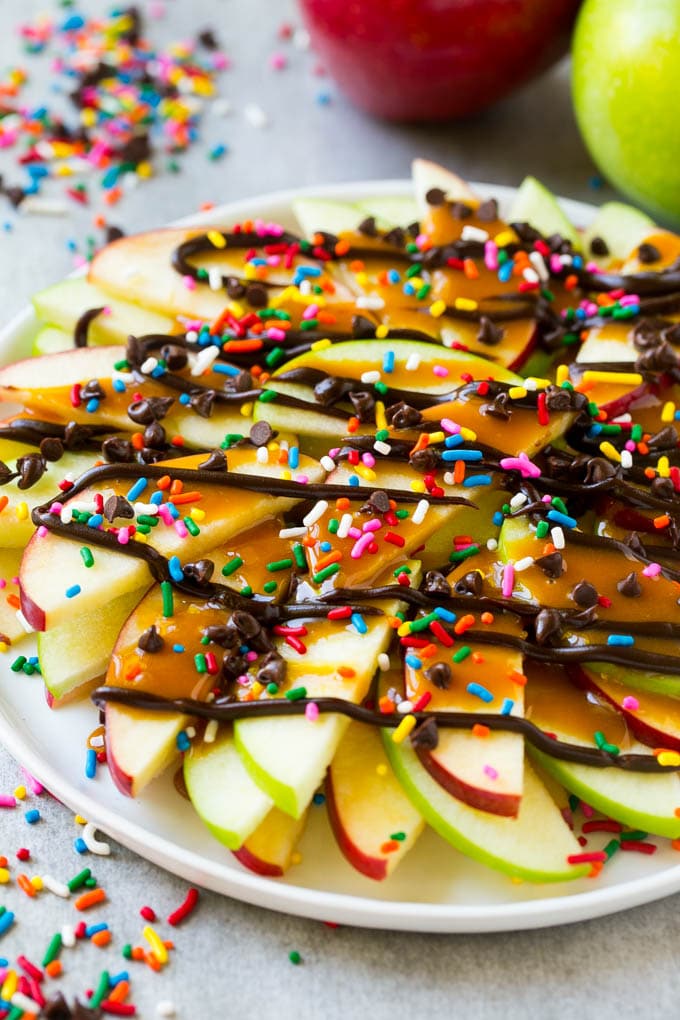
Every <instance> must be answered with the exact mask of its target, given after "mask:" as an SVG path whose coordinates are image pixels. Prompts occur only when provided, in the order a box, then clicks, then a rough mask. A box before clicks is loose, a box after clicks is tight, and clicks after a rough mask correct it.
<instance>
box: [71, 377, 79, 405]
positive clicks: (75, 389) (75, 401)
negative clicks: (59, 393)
mask: <svg viewBox="0 0 680 1020" xmlns="http://www.w3.org/2000/svg"><path fill="white" fill-rule="evenodd" d="M69 399H70V401H71V407H80V403H81V401H80V384H79V383H74V384H73V386H72V387H71V392H70V394H69Z"/></svg>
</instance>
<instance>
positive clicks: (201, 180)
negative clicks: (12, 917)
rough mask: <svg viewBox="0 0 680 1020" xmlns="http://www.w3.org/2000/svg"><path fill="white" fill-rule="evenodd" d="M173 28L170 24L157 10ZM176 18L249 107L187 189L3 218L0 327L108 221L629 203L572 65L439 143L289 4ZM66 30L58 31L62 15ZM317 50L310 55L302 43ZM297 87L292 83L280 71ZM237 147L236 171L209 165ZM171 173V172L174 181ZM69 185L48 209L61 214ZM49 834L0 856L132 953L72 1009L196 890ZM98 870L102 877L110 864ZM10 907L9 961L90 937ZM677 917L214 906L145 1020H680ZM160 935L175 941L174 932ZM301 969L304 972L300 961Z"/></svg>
mask: <svg viewBox="0 0 680 1020" xmlns="http://www.w3.org/2000/svg"><path fill="white" fill-rule="evenodd" d="M140 6H141V7H142V9H144V10H147V9H148V10H149V11H153V13H156V14H158V13H160V11H161V5H159V4H157V3H156V4H154V3H152V2H151V0H149V3H146V4H141V5H140ZM46 7H47V4H46V0H37V2H36V0H22V3H21V4H18V3H16V2H14V0H0V14H1V15H2V24H3V26H5V27H9V26H13V25H16V23H17V21H18V20H19V19H20V18H21V19H28V18H31V17H34V16H35V15H36V14H37V13H38V12H40V11H43V10H44V9H45V8H46ZM108 7H109V5H108V4H102V3H96V2H90V3H84V4H83V10H85V11H87V12H89V13H92V14H101V13H104V11H105V10H107V9H108ZM164 8H165V16H164V17H163V18H160V19H158V20H155V19H154V20H152V21H151V22H150V32H149V34H150V35H151V37H152V38H153V39H154V40H155V41H156V40H160V41H163V40H168V39H182V38H187V37H189V36H191V35H192V34H194V33H195V32H196V30H198V29H201V28H204V27H206V26H208V25H212V26H214V27H216V29H217V33H218V35H219V38H220V41H221V42H222V43H223V45H224V48H225V50H226V51H227V53H228V54H229V55H230V56H231V58H232V60H233V64H232V67H231V69H230V70H228V71H227V72H225V73H224V75H223V76H222V77H221V87H220V94H221V96H223V97H226V98H227V99H228V100H229V101H230V104H231V112H229V113H228V114H226V115H225V113H224V110H220V108H219V106H218V107H217V112H216V110H215V108H213V109H212V111H211V109H210V108H208V109H207V111H206V113H205V117H204V120H203V126H202V129H201V136H202V137H201V141H200V142H199V143H197V145H196V146H195V147H194V148H192V149H191V151H190V152H188V153H187V154H186V155H185V156H183V157H182V158H181V160H180V162H181V165H182V170H181V174H179V175H175V174H171V173H162V174H160V175H159V176H158V177H157V178H155V179H154V180H152V181H150V182H148V183H144V184H142V185H140V186H139V187H138V188H137V189H135V190H131V191H130V192H129V193H127V194H126V196H125V198H124V199H123V201H122V202H121V203H120V204H119V205H118V206H117V207H116V208H115V209H113V210H108V209H107V208H106V207H105V206H103V203H102V201H101V192H100V190H99V188H98V187H97V186H96V185H94V186H93V187H92V201H91V204H90V205H89V206H87V207H80V206H77V205H75V204H74V203H71V202H70V201H69V200H68V199H67V200H66V204H67V206H68V215H67V216H63V217H45V216H34V215H32V216H28V215H21V214H18V215H17V214H15V213H13V212H12V211H11V210H9V209H8V207H6V206H3V208H2V209H1V210H0V226H1V225H2V224H3V223H4V222H5V221H6V222H8V223H9V224H10V227H11V230H9V231H8V232H6V233H5V232H2V231H0V307H2V309H3V318H5V319H6V318H8V317H9V316H10V315H11V314H13V313H14V312H16V311H18V310H19V309H20V308H21V307H22V306H23V305H24V304H25V302H26V300H27V299H28V298H29V296H30V295H31V293H32V292H34V291H35V290H36V289H39V288H40V287H43V286H46V285H47V284H49V283H51V282H54V281H56V280H58V279H59V278H60V277H62V276H64V275H65V274H66V273H68V272H69V271H70V269H71V268H72V264H73V253H72V251H71V250H70V248H69V242H71V248H72V247H73V244H75V246H76V247H77V249H78V250H79V251H81V252H82V251H83V250H84V249H85V246H86V243H87V238H88V237H89V236H95V237H96V238H97V239H98V240H99V239H100V235H99V234H98V232H97V231H96V230H94V229H93V226H92V221H93V216H94V215H95V214H96V213H97V212H100V211H104V212H105V215H107V218H108V219H109V221H110V222H112V223H115V224H120V225H121V226H123V227H124V228H125V229H127V230H130V229H142V228H148V227H153V226H156V225H160V224H162V223H164V222H166V221H167V220H169V219H172V218H175V217H178V216H181V215H185V214H188V213H190V212H192V211H194V210H195V209H197V207H198V205H199V204H200V203H201V202H204V201H212V202H215V203H220V202H223V201H226V200H228V199H232V198H233V199H235V198H241V197H246V196H249V195H255V194H258V193H262V192H266V191H270V190H274V189H279V188H287V187H294V186H298V185H305V184H317V183H323V182H330V181H343V180H358V179H365V178H385V177H406V176H407V175H408V172H409V163H410V160H411V159H412V157H413V156H415V155H421V156H426V157H429V158H431V159H434V160H438V161H440V162H442V163H444V164H447V165H448V166H450V167H451V168H453V169H455V170H457V171H458V172H459V173H460V174H462V175H463V176H466V177H468V178H471V179H477V180H486V181H492V182H495V183H503V184H518V183H519V182H520V180H521V179H522V177H523V176H524V175H525V174H526V173H527V172H531V173H533V174H535V175H536V176H538V177H539V178H540V179H541V180H543V181H544V182H545V183H546V184H547V185H548V186H549V187H551V188H552V189H554V190H555V191H557V192H558V193H562V194H564V195H568V196H570V197H573V198H580V199H584V200H586V201H587V200H591V201H600V200H603V199H604V198H609V197H612V195H613V192H610V191H609V189H607V188H606V187H605V188H596V187H595V184H596V183H597V181H596V171H595V168H594V167H593V165H592V163H591V161H590V159H589V158H588V156H587V154H586V152H585V150H584V148H583V146H582V144H581V142H580V140H579V138H578V135H577V132H576V127H575V124H574V121H573V116H572V113H571V106H570V99H569V90H568V67H567V65H566V64H562V65H561V66H559V67H557V68H556V69H555V70H553V71H552V72H550V73H548V74H547V75H544V76H543V77H542V78H541V79H539V80H538V81H536V82H535V83H534V84H532V85H530V86H528V87H527V88H525V89H524V90H523V91H522V92H520V93H518V94H517V95H516V96H514V97H513V98H511V99H509V100H507V101H505V102H503V103H500V104H499V105H498V106H496V107H495V108H494V109H493V110H491V111H489V112H487V113H485V114H484V115H483V116H481V117H478V118H476V119H475V120H472V121H470V122H468V123H463V124H454V125H446V126H435V127H431V126H430V127H426V126H422V127H414V126H401V125H391V124H376V123H375V122H373V121H370V120H368V119H367V118H365V117H364V116H363V115H362V114H361V113H359V112H358V111H356V110H354V109H352V108H351V107H350V106H349V105H348V104H347V103H346V101H345V100H344V99H343V98H342V96H341V95H339V94H338V92H337V90H336V88H335V87H334V85H333V83H332V82H331V81H330V80H329V79H328V78H325V77H320V76H318V75H317V74H315V73H314V68H315V58H314V56H313V55H312V54H311V53H309V52H307V51H306V50H304V49H303V48H300V47H299V45H297V44H296V42H295V41H292V42H285V43H284V42H281V41H280V40H278V39H277V37H276V32H277V28H278V26H279V25H280V24H281V23H282V22H283V21H286V20H290V21H291V22H292V23H293V24H295V25H297V26H299V20H298V19H297V17H296V13H295V10H294V5H293V4H292V3H291V2H290V0H278V3H277V4H276V5H274V4H273V3H272V2H271V0H248V2H245V0H240V2H239V0H192V2H191V3H190V4H189V3H186V2H180V0H169V2H167V3H166V4H165V5H164ZM52 11H53V12H54V11H57V12H58V11H59V8H58V6H57V5H56V3H55V4H53V6H52ZM299 42H300V38H299V37H298V39H297V43H299ZM275 51H276V52H282V53H284V54H285V55H286V57H287V62H288V63H287V67H286V68H285V69H284V70H281V71H274V70H273V69H272V68H271V66H270V63H269V61H270V58H271V56H272V54H273V53H274V52H275ZM17 64H21V65H22V66H24V67H26V68H27V69H28V70H29V72H30V76H31V84H30V90H31V91H30V95H31V97H33V99H34V101H35V102H36V103H39V102H41V101H44V100H45V99H46V97H47V96H49V95H50V87H51V79H50V67H49V59H48V58H47V57H45V56H41V57H24V56H19V53H18V45H17V39H16V35H15V34H14V33H13V32H11V31H6V32H3V33H2V34H1V35H0V69H2V68H4V67H5V66H8V65H9V66H13V65H14V66H15V65H17ZM249 103H255V104H257V105H258V106H260V107H261V108H262V110H263V111H264V112H265V113H266V115H267V119H268V125H267V126H266V127H264V128H259V127H256V126H254V125H253V124H252V123H251V122H250V120H249V119H248V118H247V117H246V116H245V114H244V109H245V107H246V105H247V104H249ZM219 143H223V144H225V145H227V146H228V148H229V151H228V153H227V154H226V155H225V156H224V157H223V158H222V159H220V160H219V161H214V162H213V161H211V160H209V159H208V157H207V153H208V152H209V151H210V149H211V148H212V147H213V146H215V145H217V144H219ZM160 162H161V164H162V160H161V161H160ZM0 172H4V173H5V176H6V180H7V181H8V182H9V183H13V182H16V180H17V179H18V178H17V171H16V167H15V164H14V162H13V158H12V156H11V152H9V153H8V152H5V153H2V158H1V159H0ZM59 187H60V186H59V185H57V186H56V189H54V188H53V189H51V190H50V191H49V194H50V195H53V196H54V195H60V194H61V192H60V191H59ZM20 778H21V777H20V771H19V767H18V765H17V764H16V763H15V762H13V761H12V760H11V759H10V758H9V756H8V755H7V754H6V753H5V752H4V751H2V749H0V792H9V791H12V790H13V789H14V788H15V786H16V785H17V783H18V782H19V781H20ZM34 806H38V807H39V808H40V811H41V813H42V819H41V821H40V822H39V823H38V824H37V825H35V826H33V827H31V826H29V825H27V823H26V821H25V819H24V811H23V810H17V811H3V812H2V817H1V818H0V855H2V854H6V855H7V857H9V858H10V860H11V863H12V865H13V867H12V871H13V874H16V871H17V870H18V867H17V866H18V862H16V861H15V860H14V855H15V853H16V851H17V850H18V849H19V848H20V847H23V846H25V847H28V848H30V850H31V855H32V856H31V860H30V861H28V862H27V863H26V864H25V865H24V868H23V870H25V871H26V872H27V873H28V874H36V873H41V872H45V871H49V872H50V873H52V874H54V875H58V876H65V875H71V874H73V873H75V872H76V871H77V870H79V868H80V867H81V866H82V865H83V864H84V863H87V864H88V865H91V866H92V867H93V870H94V871H95V873H96V875H97V877H98V878H99V880H100V883H101V884H102V885H103V886H104V887H105V888H106V889H107V891H108V896H109V902H108V903H107V904H106V906H105V907H103V908H99V909H98V911H97V917H96V920H99V919H100V918H104V919H105V920H106V921H107V922H108V923H109V925H110V927H111V929H112V931H113V933H114V943H113V946H112V947H110V948H109V949H106V950H100V949H97V948H96V947H95V946H93V945H91V944H87V945H79V946H78V948H77V949H76V950H74V951H72V952H70V953H65V954H64V956H63V959H64V963H65V974H64V978H63V980H62V982H61V984H62V987H63V988H64V989H65V990H68V992H69V994H73V993H75V992H81V993H82V991H83V990H84V989H85V988H86V987H88V985H91V984H93V983H94V982H96V980H97V978H98V975H99V973H100V971H101V970H102V969H103V968H104V967H106V968H108V969H109V970H110V971H111V972H112V973H116V972H117V971H119V970H122V969H123V967H124V966H125V960H124V959H123V958H122V957H121V956H120V955H119V950H120V948H121V947H122V945H123V944H124V943H125V942H127V941H133V942H136V941H138V940H139V938H140V933H141V927H142V925H143V922H142V920H141V918H140V917H139V915H138V910H139V908H140V907H141V906H142V905H144V904H145V903H151V904H152V905H153V906H154V908H155V909H156V910H157V912H158V915H159V917H160V918H165V916H166V915H167V914H168V913H169V912H170V911H171V910H172V909H174V907H176V906H177V905H178V904H179V903H180V902H181V901H182V900H183V898H184V895H185V892H186V883H184V882H183V881H180V880H179V879H176V878H175V877H173V876H171V875H169V874H167V873H165V872H163V871H161V870H159V869H158V868H156V867H154V866H152V865H150V864H148V863H147V862H146V861H144V860H142V859H140V858H138V857H136V856H135V855H134V854H132V853H130V852H128V851H127V850H124V849H123V848H120V847H115V846H114V851H113V854H112V856H111V857H109V858H88V859H87V861H86V862H85V861H84V860H83V858H80V857H78V856H77V855H76V854H75V852H74V850H73V840H74V837H75V836H76V835H77V832H78V827H77V826H76V824H75V823H74V821H73V816H72V815H71V813H70V812H69V811H68V810H66V809H65V808H63V807H62V806H61V805H59V804H58V803H57V802H56V801H53V800H51V798H49V797H48V796H46V795H45V796H43V797H42V798H40V800H39V801H37V800H36V799H35V798H32V799H31V801H30V804H28V803H27V807H34ZM92 861H94V863H93V864H92ZM0 904H2V905H3V906H6V907H7V908H8V909H10V910H13V911H15V913H16V916H17V922H16V924H15V926H14V927H13V928H12V930H11V931H10V932H9V933H8V934H6V935H4V936H0V957H3V956H5V957H7V958H9V959H10V960H12V961H13V960H14V959H16V957H17V955H18V954H20V953H22V952H23V953H25V954H26V955H27V956H29V957H30V958H31V959H34V960H37V961H38V962H39V960H40V959H41V958H42V954H43V952H44V950H45V948H46V946H47V943H48V941H49V938H50V937H51V935H52V934H53V933H54V932H55V931H57V930H58V929H59V928H60V926H61V925H62V924H64V923H66V922H67V921H69V920H70V919H72V917H73V914H74V911H73V908H72V906H71V905H70V904H66V903H65V902H64V901H62V900H60V899H58V898H57V897H54V896H51V895H43V896H41V897H38V898H36V899H34V900H29V899H28V898H27V897H26V896H25V894H24V893H22V892H21V891H20V890H19V889H17V888H16V886H14V885H7V886H2V885H0ZM679 906H680V900H679V898H678V897H671V898H668V899H666V900H664V901H661V902H659V903H655V904H651V905H649V906H645V907H639V908H637V909H635V910H632V911H629V912H627V913H624V914H618V915H614V916H612V917H609V918H604V919H601V920H597V921H591V922H587V923H582V924H578V925H572V926H566V927H558V928H552V929H549V930H542V931H536V932H519V933H516V934H498V935H479V936H462V935H460V936H458V935H451V936H428V935H417V934H401V933H395V932H377V931H365V930H359V929H352V928H338V929H331V928H328V927H324V926H323V925H320V924H319V923H317V922H311V921H305V920H300V919H297V918H291V917H286V916H282V915H278V914H274V913H271V912H269V911H266V910H261V909H258V908H255V907H250V906H247V905H244V904H241V903H238V902H235V901H233V900H230V899H226V898H223V897H220V896H217V895H214V894H212V893H203V894H202V896H201V900H200V904H199V907H198V908H197V911H196V913H195V914H194V915H193V917H192V918H191V919H190V920H189V921H187V922H186V924H185V925H184V926H182V927H180V928H178V929H176V930H174V931H172V936H173V937H174V938H175V942H176V947H177V948H176V952H175V953H174V954H173V956H172V962H171V964H170V965H169V966H168V967H167V968H166V969H165V970H164V972H163V973H162V974H160V975H157V974H154V973H152V972H151V971H150V970H148V969H147V968H146V967H144V966H143V965H142V964H139V963H133V964H131V965H130V967H129V969H130V971H131V973H132V975H133V998H134V1001H135V1002H136V1003H137V1006H138V1015H140V1016H142V1017H144V1018H152V1017H154V1016H156V1015H157V1014H156V1005H157V1004H158V1003H159V1002H160V1001H162V1000H171V1001H172V1002H174V1004H175V1005H176V1007H177V1012H178V1015H179V1016H180V1017H183V1018H187V1020H189V1018H192V1020H194V1018H198V1017H199V1016H200V1017H202V1018H213V1017H222V1016H224V1017H232V1016H233V1017H237V1016H238V1017H255V1018H257V1020H268V1018H270V1017H271V1018H274V1017H276V1018H277V1020H281V1018H286V1017H294V1016H295V1017H298V1018H300V1020H304V1018H317V1017H321V1016H324V1017H328V1018H334V1020H335V1018H341V1017H343V1016H345V1015H347V1016H352V1017H362V1018H363V1017H366V1018H374V1020H388V1018H389V1020H392V1018H393V1017H394V1016H395V1015H397V1014H403V1012H404V1010H405V1009H406V1010H409V1011H412V1010H413V1009H414V1008H417V1010H418V1013H421V1014H423V1015H428V1014H429V1015H432V1016H442V1017H444V1016H453V1015H465V1016H466V1017H468V1018H470V1020H486V1018H491V1017H496V1016H498V1014H499V1012H504V1013H505V1014H506V1015H508V1016H510V1017H512V1018H513V1020H514V1018H516V1017H517V1018H528V1020H529V1018H536V1020H544V1018H545V1017H548V1016H549V1017H551V1018H558V1017H583V1018H588V1017H592V1018H595V1017H597V1018H598V1020H607V1018H609V1017H617V1018H620V1017H629V1016H630V1017H632V1016H637V1015H640V1014H642V1013H643V1011H644V1012H645V1013H646V1014H647V1015H651V1014H652V1013H655V1012H659V1013H660V1012H661V1011H665V1012H667V1013H668V1015H673V1011H674V1009H675V1008H676V1004H677V1000H678V995H679V994H680V972H679V971H678V968H677V965H676V959H675V955H676V954H675V950H674V937H675V933H676V918H675V910H676V909H678V907H679ZM159 930H160V931H162V932H163V933H164V934H166V935H167V934H169V933H170V929H169V928H168V927H167V925H165V924H159ZM293 950H297V951H298V952H299V953H300V954H301V956H302V964H301V965H300V966H297V967H296V966H293V965H292V964H291V963H290V962H289V959H288V954H289V953H290V952H291V951H293Z"/></svg>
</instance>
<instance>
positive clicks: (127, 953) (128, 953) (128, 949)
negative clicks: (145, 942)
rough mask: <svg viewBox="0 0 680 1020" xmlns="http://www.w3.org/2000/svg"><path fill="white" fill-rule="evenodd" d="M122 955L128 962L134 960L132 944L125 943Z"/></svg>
mask: <svg viewBox="0 0 680 1020" xmlns="http://www.w3.org/2000/svg"><path fill="white" fill-rule="evenodd" d="M122 953H123V956H124V957H125V959H126V960H131V959H132V944H131V943H130V942H126V943H125V945H124V946H123V949H122Z"/></svg>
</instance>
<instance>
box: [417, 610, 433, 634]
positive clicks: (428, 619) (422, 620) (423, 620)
mask: <svg viewBox="0 0 680 1020" xmlns="http://www.w3.org/2000/svg"><path fill="white" fill-rule="evenodd" d="M436 619H437V614H436V613H428V614H427V616H420V617H418V619H417V620H412V621H411V634H417V633H418V631H421V630H427V628H428V627H429V626H430V624H431V623H433V622H434V621H435V620H436Z"/></svg>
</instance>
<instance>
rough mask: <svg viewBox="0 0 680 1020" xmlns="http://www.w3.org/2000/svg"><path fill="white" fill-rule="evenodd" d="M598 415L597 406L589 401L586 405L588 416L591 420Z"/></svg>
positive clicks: (598, 409)
mask: <svg viewBox="0 0 680 1020" xmlns="http://www.w3.org/2000/svg"><path fill="white" fill-rule="evenodd" d="M599 413H600V408H599V407H598V406H597V404H596V403H594V401H592V400H591V401H590V402H589V404H588V414H589V415H590V417H591V418H597V416H598V414H599Z"/></svg>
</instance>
